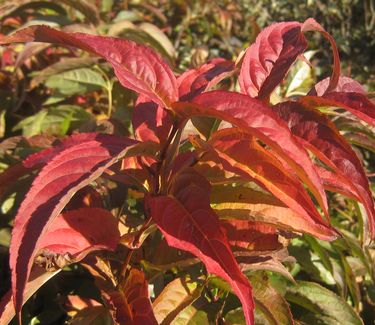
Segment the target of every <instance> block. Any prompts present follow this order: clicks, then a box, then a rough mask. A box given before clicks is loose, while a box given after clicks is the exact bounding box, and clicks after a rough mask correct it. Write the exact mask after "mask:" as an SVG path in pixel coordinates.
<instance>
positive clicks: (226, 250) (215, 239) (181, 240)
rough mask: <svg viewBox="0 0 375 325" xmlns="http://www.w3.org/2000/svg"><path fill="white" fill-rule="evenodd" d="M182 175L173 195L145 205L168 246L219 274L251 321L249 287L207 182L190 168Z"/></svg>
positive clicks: (247, 319)
mask: <svg viewBox="0 0 375 325" xmlns="http://www.w3.org/2000/svg"><path fill="white" fill-rule="evenodd" d="M182 178H183V179H180V180H179V179H178V178H177V184H176V183H175V185H174V193H173V194H174V195H175V197H176V198H174V197H172V196H160V197H153V198H147V200H146V206H147V207H148V208H149V209H150V212H151V216H152V218H153V219H154V220H155V222H156V223H157V225H158V227H159V228H160V230H161V231H162V233H163V235H164V236H165V238H166V240H167V242H168V245H170V246H172V247H175V248H178V249H182V250H185V251H188V252H190V253H192V254H194V255H195V256H197V257H198V258H200V260H201V261H202V262H203V263H204V264H205V266H206V268H207V272H209V273H212V274H215V275H218V276H220V277H222V278H223V279H225V280H226V281H227V282H228V283H229V284H230V285H231V286H232V288H233V291H234V292H235V293H236V294H237V296H238V297H239V299H240V301H241V303H242V306H243V310H244V313H245V318H246V322H247V324H253V322H254V316H253V310H254V302H253V298H252V290H251V286H250V283H249V281H248V280H247V278H246V277H245V276H244V275H243V274H242V273H241V271H240V269H239V267H238V264H237V262H236V260H235V258H234V256H233V253H232V251H231V250H230V247H229V243H228V241H227V238H226V236H225V233H224V232H223V230H222V229H221V227H220V222H219V218H218V216H217V215H216V214H215V212H214V211H213V210H212V209H211V207H210V204H209V199H210V198H209V195H210V192H209V191H208V190H207V189H209V188H210V184H209V183H208V182H207V180H205V178H204V177H202V176H200V175H199V174H197V173H196V172H193V171H192V170H191V169H189V170H188V172H185V173H184V174H182ZM189 179H190V181H189ZM183 184H189V185H188V186H187V187H185V186H183ZM200 185H202V186H200Z"/></svg>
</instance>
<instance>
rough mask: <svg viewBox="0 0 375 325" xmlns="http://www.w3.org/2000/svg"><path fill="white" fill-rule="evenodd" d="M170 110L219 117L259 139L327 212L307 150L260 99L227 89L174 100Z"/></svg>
mask: <svg viewBox="0 0 375 325" xmlns="http://www.w3.org/2000/svg"><path fill="white" fill-rule="evenodd" d="M173 109H174V110H175V111H176V112H177V113H178V114H180V115H182V116H185V117H191V116H202V115H206V116H213V117H216V118H220V119H222V120H225V121H228V122H229V123H232V124H234V125H236V126H237V127H239V128H240V129H241V130H242V131H243V132H246V133H250V134H252V135H254V136H256V137H257V138H259V139H260V140H261V141H262V142H264V143H266V144H267V145H269V146H270V147H271V148H272V149H273V150H274V152H275V153H276V154H278V155H279V156H281V158H282V159H284V160H285V161H287V162H288V164H289V165H290V166H291V167H292V168H293V169H294V170H295V171H296V173H297V174H298V175H299V177H300V178H301V179H302V180H303V181H304V182H305V183H306V184H307V185H308V186H309V188H310V189H311V191H312V193H313V194H314V196H315V198H316V199H317V200H318V202H319V204H320V206H321V207H322V209H323V211H324V212H325V214H326V215H328V212H327V200H326V195H325V192H324V189H323V186H322V184H321V180H320V178H319V176H318V174H317V173H316V170H315V167H314V165H313V163H312V161H311V160H310V158H309V156H308V154H307V152H306V150H305V149H304V148H303V147H302V146H301V144H299V143H298V141H297V139H296V138H295V137H294V136H293V135H292V133H291V132H290V130H289V129H288V127H287V125H286V124H285V122H284V121H283V120H282V119H280V118H279V117H278V116H277V114H276V113H274V112H273V111H272V110H271V109H270V108H269V107H268V106H267V105H265V104H264V103H263V102H261V101H259V100H257V99H253V98H250V97H248V96H245V95H241V94H237V93H232V92H228V91H211V92H207V93H203V94H201V95H198V96H197V97H195V98H194V99H193V103H175V104H174V105H173Z"/></svg>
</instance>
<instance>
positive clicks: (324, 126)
mask: <svg viewBox="0 0 375 325" xmlns="http://www.w3.org/2000/svg"><path fill="white" fill-rule="evenodd" d="M274 110H275V112H277V114H278V115H279V116H280V117H281V118H283V119H284V120H285V121H286V122H288V125H289V128H290V129H291V131H292V132H293V134H294V135H296V136H297V137H299V138H300V139H301V141H303V142H302V143H303V144H304V145H305V146H306V147H307V148H308V149H310V150H311V151H312V152H313V153H315V154H316V155H317V156H318V158H319V159H321V160H322V161H323V162H324V163H325V164H327V165H328V166H329V167H330V168H332V169H333V170H334V172H335V173H336V174H338V175H339V176H340V177H341V179H337V180H336V182H339V181H340V180H342V181H345V183H346V186H347V185H349V187H350V188H351V189H352V191H354V192H355V193H356V194H357V196H358V197H359V198H360V201H361V202H362V203H363V205H364V206H365V208H366V211H367V213H368V215H369V219H370V228H371V232H372V235H374V234H375V209H374V202H373V199H372V194H371V190H370V187H369V182H368V180H367V177H366V174H365V172H364V170H363V167H362V164H361V162H360V160H359V159H358V157H357V156H356V154H355V152H354V151H353V149H352V148H351V147H350V145H349V144H348V143H347V142H346V140H345V138H344V137H343V136H341V134H340V133H339V131H338V130H337V129H336V127H335V126H334V124H333V123H332V122H331V121H330V120H329V119H328V118H327V117H326V116H325V115H323V114H322V113H320V112H318V111H317V110H314V109H308V108H305V107H303V106H302V105H301V104H300V103H297V102H284V103H281V104H278V105H276V106H274ZM343 187H345V185H343Z"/></svg>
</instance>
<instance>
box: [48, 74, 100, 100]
mask: <svg viewBox="0 0 375 325" xmlns="http://www.w3.org/2000/svg"><path fill="white" fill-rule="evenodd" d="M45 85H46V86H47V87H49V88H52V89H55V90H57V91H58V92H59V93H61V94H63V95H67V96H71V95H75V94H82V93H86V92H92V91H96V90H99V89H100V88H106V87H107V82H106V81H105V80H104V78H103V76H102V75H101V74H100V73H99V72H97V71H94V70H92V69H89V68H80V69H74V70H69V71H65V72H62V73H60V74H58V75H52V76H50V77H49V78H47V80H46V81H45Z"/></svg>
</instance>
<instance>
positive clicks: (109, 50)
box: [0, 26, 178, 107]
mask: <svg viewBox="0 0 375 325" xmlns="http://www.w3.org/2000/svg"><path fill="white" fill-rule="evenodd" d="M17 42H46V43H58V44H60V45H65V46H73V47H77V48H80V49H82V50H84V51H88V52H91V53H94V54H96V55H98V56H101V57H103V58H104V59H106V60H107V61H108V62H109V63H110V64H111V65H112V67H113V68H114V71H115V74H116V76H117V78H118V79H119V81H120V83H121V84H122V85H123V86H124V87H127V88H129V89H132V90H134V91H136V92H138V93H141V94H144V95H146V96H147V97H148V98H150V99H151V100H152V101H154V102H156V103H158V104H159V105H161V106H163V107H170V104H171V103H172V102H175V101H177V99H178V89H177V82H176V78H175V76H174V75H173V72H172V71H171V69H170V68H169V67H168V65H167V64H166V63H165V62H164V61H163V60H162V59H161V58H160V56H159V55H158V54H156V53H155V52H154V51H153V50H152V49H150V48H149V47H146V46H143V45H138V44H136V43H134V42H132V41H129V40H124V39H119V38H113V37H104V36H95V35H89V34H83V33H64V32H61V31H58V30H56V29H52V28H50V27H47V26H31V27H28V28H25V29H22V30H20V31H18V32H16V33H14V34H13V35H10V36H8V37H5V38H3V39H2V40H1V41H0V44H9V43H17Z"/></svg>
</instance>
